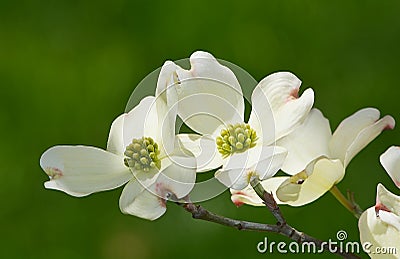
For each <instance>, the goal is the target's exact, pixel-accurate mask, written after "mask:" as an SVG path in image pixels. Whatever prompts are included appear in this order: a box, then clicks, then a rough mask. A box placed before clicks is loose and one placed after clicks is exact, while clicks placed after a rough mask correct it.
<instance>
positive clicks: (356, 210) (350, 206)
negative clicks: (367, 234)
mask: <svg viewBox="0 0 400 259" xmlns="http://www.w3.org/2000/svg"><path fill="white" fill-rule="evenodd" d="M329 191H330V192H331V193H332V195H333V196H334V197H335V198H336V199H337V200H338V201H339V202H340V203H341V204H342V205H343V206H344V207H345V208H346V209H347V210H348V211H350V212H351V213H352V214H353V215H354V217H356V218H357V219H359V218H360V216H361V214H362V210H361V208H360V206H358V204H357V203H355V201H354V196H353V194H350V193H348V196H349V197H350V198H351V199H350V200H349V199H347V198H346V197H345V196H344V195H343V194H342V192H341V191H340V190H339V188H337V186H336V185H334V186H333V187H332V188H331V189H330V190H329Z"/></svg>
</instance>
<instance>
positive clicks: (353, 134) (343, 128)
mask: <svg viewBox="0 0 400 259" xmlns="http://www.w3.org/2000/svg"><path fill="white" fill-rule="evenodd" d="M379 117H380V112H379V111H378V110H377V109H374V108H365V109H362V110H360V111H358V112H356V113H355V114H353V115H352V116H350V117H348V118H346V119H345V120H343V121H342V122H341V123H340V125H339V126H338V128H337V129H336V131H335V132H334V133H333V134H332V133H331V129H330V126H329V121H328V120H327V119H326V118H325V117H324V116H323V114H322V113H321V112H320V111H319V110H318V109H313V110H312V111H311V112H310V114H309V116H308V118H307V119H306V120H305V122H304V123H303V125H302V126H300V127H299V128H297V129H296V131H294V132H293V133H291V134H290V135H288V136H287V137H285V138H282V139H281V140H278V142H277V144H278V145H280V146H282V147H285V148H286V149H287V150H288V156H287V158H286V160H285V163H284V165H283V166H282V170H283V171H284V172H286V173H288V174H290V175H292V176H290V177H286V176H283V177H274V178H271V179H268V180H266V181H264V182H262V185H263V187H264V188H265V189H266V190H270V191H272V192H273V193H274V194H275V197H277V198H278V199H279V202H280V203H284V204H289V205H292V206H302V205H305V204H308V203H310V202H312V201H314V200H316V199H318V198H319V197H320V196H322V195H323V194H324V193H325V192H327V191H328V190H330V189H331V188H332V186H334V185H335V184H337V183H339V182H340V181H341V180H342V179H343V177H344V175H345V168H346V167H347V165H348V164H349V162H350V161H351V159H352V158H353V157H354V156H355V155H356V154H357V153H358V152H360V151H361V150H362V149H363V148H364V147H365V146H367V145H368V144H369V143H370V142H371V141H372V140H373V139H375V138H376V137H377V136H378V135H379V134H380V133H381V132H382V131H383V130H385V129H393V127H394V125H395V122H394V119H393V118H392V117H391V116H385V117H383V118H382V119H379ZM231 193H232V197H231V199H232V201H233V202H234V203H235V204H238V205H240V204H243V203H247V204H251V205H259V206H261V205H262V201H261V199H259V198H258V197H257V196H256V194H255V193H254V191H252V190H251V189H250V188H246V189H245V190H243V191H241V192H236V191H234V190H232V191H231Z"/></svg>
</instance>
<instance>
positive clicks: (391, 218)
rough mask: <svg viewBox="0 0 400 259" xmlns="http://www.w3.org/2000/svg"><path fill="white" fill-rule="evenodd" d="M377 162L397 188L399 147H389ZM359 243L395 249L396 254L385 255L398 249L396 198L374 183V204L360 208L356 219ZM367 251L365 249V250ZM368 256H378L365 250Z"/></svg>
mask: <svg viewBox="0 0 400 259" xmlns="http://www.w3.org/2000/svg"><path fill="white" fill-rule="evenodd" d="M380 162H381V164H382V166H383V168H385V170H386V172H387V173H388V175H389V176H390V177H391V178H392V180H393V182H394V183H395V184H396V186H397V187H399V188H400V185H399V176H400V148H399V147H396V146H392V147H390V148H389V149H388V150H386V152H385V153H383V154H382V155H381V157H380ZM358 228H359V230H360V240H361V243H363V244H365V243H367V242H368V243H369V246H368V247H367V249H368V250H370V251H375V250H376V249H381V248H395V249H397V250H396V253H397V254H392V255H389V254H388V255H386V256H387V258H399V254H398V253H399V252H400V197H399V196H396V195H394V194H393V193H391V192H390V191H388V190H387V189H386V188H385V187H384V186H383V185H382V184H378V187H377V194H376V204H375V206H374V207H371V208H369V209H367V210H366V211H364V213H363V214H361V217H360V219H359V221H358ZM367 252H368V251H367ZM368 254H369V256H370V257H371V258H381V256H382V255H375V254H373V253H368Z"/></svg>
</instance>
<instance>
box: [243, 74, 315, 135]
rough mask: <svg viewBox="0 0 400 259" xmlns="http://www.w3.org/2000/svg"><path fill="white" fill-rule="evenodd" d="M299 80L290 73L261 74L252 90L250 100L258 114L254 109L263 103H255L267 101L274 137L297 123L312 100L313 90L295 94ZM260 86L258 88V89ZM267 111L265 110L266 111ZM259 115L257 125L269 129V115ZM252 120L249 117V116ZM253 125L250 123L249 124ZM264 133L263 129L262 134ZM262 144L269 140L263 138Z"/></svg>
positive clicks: (287, 131)
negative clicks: (265, 116) (261, 76)
mask: <svg viewBox="0 0 400 259" xmlns="http://www.w3.org/2000/svg"><path fill="white" fill-rule="evenodd" d="M300 85H301V81H300V80H299V79H298V78H297V77H296V76H295V75H293V74H292V73H289V72H278V73H274V74H271V75H269V76H267V77H265V78H264V79H263V80H261V81H260V83H259V84H258V85H257V87H256V88H255V89H254V91H253V94H252V97H251V100H252V106H253V109H254V108H255V109H256V110H257V113H258V115H260V114H262V112H260V109H262V108H258V107H259V106H260V107H263V106H265V103H264V104H259V103H260V102H265V100H268V104H269V105H270V107H271V108H270V109H269V110H272V113H273V117H274V120H275V139H280V138H281V137H284V136H286V135H287V134H289V133H290V132H292V131H293V130H294V129H295V127H296V126H298V125H299V124H301V123H302V122H303V121H304V120H305V118H306V117H307V115H308V113H309V111H310V110H311V107H312V105H313V103H314V92H313V90H312V89H307V90H306V91H304V93H303V95H302V96H301V97H298V92H299V88H300ZM258 89H261V90H262V91H259V90H258ZM268 113H269V112H268ZM269 117H270V116H269V115H268V118H264V117H260V121H261V122H262V124H267V125H261V126H262V128H263V129H264V128H265V129H269V128H270V126H269V125H268V124H271V118H269ZM252 119H253V118H252ZM251 125H253V124H251ZM266 134H268V132H266V131H264V132H263V136H264V138H265V135H266ZM266 139H268V140H264V143H271V141H273V139H272V140H271V138H266Z"/></svg>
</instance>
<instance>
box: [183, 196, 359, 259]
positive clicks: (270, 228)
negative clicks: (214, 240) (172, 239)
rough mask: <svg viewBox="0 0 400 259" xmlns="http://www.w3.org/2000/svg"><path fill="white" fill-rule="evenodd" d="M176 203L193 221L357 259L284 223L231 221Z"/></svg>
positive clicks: (195, 207) (198, 206) (206, 211)
mask: <svg viewBox="0 0 400 259" xmlns="http://www.w3.org/2000/svg"><path fill="white" fill-rule="evenodd" d="M176 203H177V204H178V205H180V206H182V207H183V208H184V209H185V210H186V211H188V212H190V213H191V214H192V217H193V218H194V219H200V220H205V221H209V222H214V223H217V224H220V225H224V226H228V227H233V228H236V229H238V230H248V231H259V232H271V233H277V234H281V235H283V236H286V237H288V238H290V239H292V240H294V241H296V242H298V243H305V242H308V243H314V244H315V245H316V247H318V248H319V250H321V249H324V250H325V251H328V252H330V253H335V254H337V255H340V256H342V257H344V258H359V257H358V256H356V255H354V254H351V253H344V252H343V251H341V250H340V249H339V248H338V247H337V246H334V248H335V249H331V248H330V247H328V246H327V242H323V241H321V240H318V239H316V238H314V237H312V236H309V235H307V234H304V233H303V232H300V231H298V230H296V229H295V228H293V227H291V226H289V225H288V224H286V223H285V224H281V225H278V224H277V225H270V224H261V223H255V222H249V221H243V220H236V219H231V218H227V217H223V216H220V215H217V214H215V213H212V212H210V211H208V210H206V209H205V208H203V207H202V206H200V205H195V204H193V203H190V202H188V203H179V202H176Z"/></svg>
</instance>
